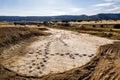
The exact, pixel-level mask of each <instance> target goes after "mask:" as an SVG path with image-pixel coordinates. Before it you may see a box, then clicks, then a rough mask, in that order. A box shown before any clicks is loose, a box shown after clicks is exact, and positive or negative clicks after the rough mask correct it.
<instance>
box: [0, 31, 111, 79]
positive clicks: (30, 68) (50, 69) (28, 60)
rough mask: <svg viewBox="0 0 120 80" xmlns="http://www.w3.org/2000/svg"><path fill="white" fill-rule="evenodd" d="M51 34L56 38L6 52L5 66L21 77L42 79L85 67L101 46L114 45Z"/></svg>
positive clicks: (79, 36) (93, 38) (90, 38)
mask: <svg viewBox="0 0 120 80" xmlns="http://www.w3.org/2000/svg"><path fill="white" fill-rule="evenodd" d="M48 32H50V33H52V35H50V36H47V37H44V38H42V37H37V40H36V41H34V42H31V43H29V45H27V46H24V45H26V43H28V42H27V41H26V42H21V44H22V45H21V44H16V45H14V46H12V47H10V48H7V49H5V50H4V51H3V53H4V54H3V55H0V57H2V58H3V59H2V62H1V64H2V65H4V66H5V67H6V68H8V69H10V70H12V71H14V72H17V73H18V74H20V75H25V76H35V77H40V76H43V75H47V74H52V73H60V72H64V71H67V70H70V69H73V68H77V67H80V66H82V65H85V64H86V63H88V62H89V61H90V60H91V59H92V58H93V57H94V56H95V55H96V51H97V49H98V48H99V46H101V45H105V44H109V43H112V42H113V40H109V39H106V38H101V37H96V36H92V35H89V34H83V33H76V32H71V31H65V30H57V29H49V30H48ZM8 54H10V55H8ZM21 54H22V55H21Z"/></svg>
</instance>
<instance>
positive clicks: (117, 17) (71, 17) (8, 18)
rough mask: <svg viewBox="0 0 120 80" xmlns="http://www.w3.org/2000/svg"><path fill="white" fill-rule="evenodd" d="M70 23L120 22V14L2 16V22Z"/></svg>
mask: <svg viewBox="0 0 120 80" xmlns="http://www.w3.org/2000/svg"><path fill="white" fill-rule="evenodd" d="M66 20H67V21H69V20H120V13H116V14H112V13H111V14H97V15H92V16H87V15H62V16H26V17H23V16H0V21H11V22H12V21H66Z"/></svg>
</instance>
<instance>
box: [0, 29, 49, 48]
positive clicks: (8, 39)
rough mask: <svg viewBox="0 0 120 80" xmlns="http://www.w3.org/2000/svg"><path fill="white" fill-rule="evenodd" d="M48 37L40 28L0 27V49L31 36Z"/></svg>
mask: <svg viewBox="0 0 120 80" xmlns="http://www.w3.org/2000/svg"><path fill="white" fill-rule="evenodd" d="M42 35H44V36H45V35H49V33H46V32H43V29H40V28H29V27H0V47H3V46H5V45H8V44H10V43H16V42H17V41H20V40H22V39H25V38H29V37H32V36H42Z"/></svg>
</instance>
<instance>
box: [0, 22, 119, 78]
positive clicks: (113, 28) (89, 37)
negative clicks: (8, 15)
mask: <svg viewBox="0 0 120 80" xmlns="http://www.w3.org/2000/svg"><path fill="white" fill-rule="evenodd" d="M119 40H120V21H119V20H117V21H113V20H109V21H82V22H74V21H70V22H40V23H38V22H37V23H35V22H34V24H33V23H24V24H23V22H22V24H21V22H20V23H14V22H0V80H120V63H119V62H120V42H119Z"/></svg>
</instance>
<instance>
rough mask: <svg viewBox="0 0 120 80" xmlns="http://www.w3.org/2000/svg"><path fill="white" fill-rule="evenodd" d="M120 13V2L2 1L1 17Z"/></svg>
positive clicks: (78, 0) (118, 0)
mask: <svg viewBox="0 0 120 80" xmlns="http://www.w3.org/2000/svg"><path fill="white" fill-rule="evenodd" d="M98 13H120V0H0V15H4V16H53V15H82V14H86V15H94V14H98Z"/></svg>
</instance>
